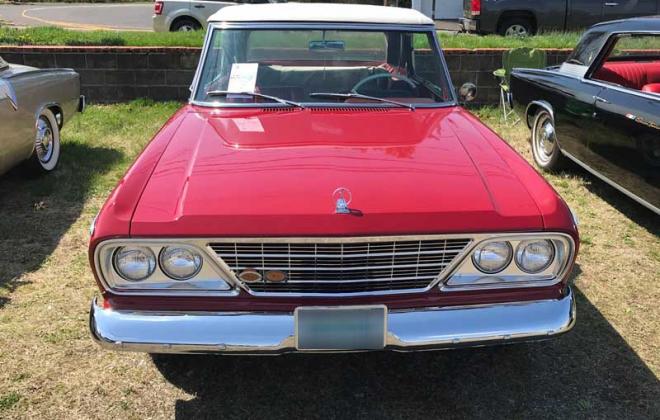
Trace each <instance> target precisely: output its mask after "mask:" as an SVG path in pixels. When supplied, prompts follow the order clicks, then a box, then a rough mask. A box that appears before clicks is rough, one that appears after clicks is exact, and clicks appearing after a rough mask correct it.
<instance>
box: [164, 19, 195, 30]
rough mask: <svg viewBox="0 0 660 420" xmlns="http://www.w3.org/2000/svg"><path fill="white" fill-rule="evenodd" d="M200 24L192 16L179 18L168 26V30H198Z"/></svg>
mask: <svg viewBox="0 0 660 420" xmlns="http://www.w3.org/2000/svg"><path fill="white" fill-rule="evenodd" d="M200 29H202V25H200V23H199V22H197V21H196V20H195V19H193V18H180V19H177V20H175V21H174V23H173V24H172V26H171V27H170V32H190V31H199V30H200Z"/></svg>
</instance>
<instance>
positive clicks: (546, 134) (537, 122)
mask: <svg viewBox="0 0 660 420" xmlns="http://www.w3.org/2000/svg"><path fill="white" fill-rule="evenodd" d="M532 154H533V155H534V161H535V162H536V164H537V165H538V166H540V167H541V168H543V169H547V170H553V169H557V166H558V165H559V163H560V162H559V160H560V159H561V150H559V144H558V143H557V133H556V131H555V123H554V120H553V119H552V116H551V115H550V113H549V112H548V111H546V110H542V111H539V112H538V113H537V114H536V117H535V118H534V124H533V125H532Z"/></svg>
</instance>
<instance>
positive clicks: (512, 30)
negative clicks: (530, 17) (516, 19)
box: [504, 25, 529, 36]
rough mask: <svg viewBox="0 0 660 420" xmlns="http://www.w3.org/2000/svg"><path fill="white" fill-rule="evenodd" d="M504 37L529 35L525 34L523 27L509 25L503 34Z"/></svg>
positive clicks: (525, 29) (525, 30)
mask: <svg viewBox="0 0 660 420" xmlns="http://www.w3.org/2000/svg"><path fill="white" fill-rule="evenodd" d="M504 35H506V36H527V35H529V32H527V28H525V27H524V26H523V25H511V26H509V27H508V28H506V32H505V33H504Z"/></svg>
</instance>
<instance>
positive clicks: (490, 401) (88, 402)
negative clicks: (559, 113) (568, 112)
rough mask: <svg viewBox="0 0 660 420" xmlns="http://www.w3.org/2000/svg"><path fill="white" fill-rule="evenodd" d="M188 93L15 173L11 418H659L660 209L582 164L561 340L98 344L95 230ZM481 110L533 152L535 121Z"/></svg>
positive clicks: (104, 122)
mask: <svg viewBox="0 0 660 420" xmlns="http://www.w3.org/2000/svg"><path fill="white" fill-rule="evenodd" d="M177 107H178V104H175V103H151V102H133V103H130V104H120V105H112V106H91V107H90V108H89V109H88V112H87V113H85V114H84V115H82V116H78V117H76V119H75V120H74V121H72V122H71V123H70V124H69V125H68V126H67V127H66V128H65V130H64V132H63V145H62V162H61V166H60V167H59V168H58V170H57V171H56V172H55V173H53V174H50V175H49V176H46V177H43V178H40V179H32V180H28V179H24V178H23V177H21V176H20V175H19V174H17V173H15V172H14V173H10V174H7V175H5V176H3V177H0V196H1V197H2V200H0V366H2V369H0V418H67V419H68V418H129V419H130V418H147V417H149V418H163V417H170V418H171V417H175V416H176V417H177V418H191V417H195V418H197V417H201V418H204V417H212V418H266V417H267V418H286V419H291V418H299V417H300V418H307V417H315V418H316V417H335V418H357V417H368V418H375V417H388V418H419V417H426V418H437V417H440V416H444V417H481V418H483V417H486V418H491V417H494V418H502V417H506V418H511V417H515V418H536V417H544V418H557V417H559V418H577V417H596V418H652V417H656V418H657V416H658V414H659V413H660V382H659V381H658V375H659V374H660V335H659V334H660V282H658V279H659V278H660V237H659V236H658V235H659V233H660V232H659V228H660V226H658V219H657V217H656V216H653V215H652V214H651V213H650V212H648V211H646V210H644V209H643V208H640V207H639V206H638V205H636V204H634V203H633V202H632V201H631V200H628V199H626V198H625V197H623V195H621V194H619V193H617V192H615V191H613V190H612V189H611V188H609V187H608V186H606V185H605V184H603V183H602V182H599V181H597V180H595V179H594V178H593V177H591V176H588V175H586V174H585V173H584V172H582V171H580V170H578V169H574V170H571V171H568V172H564V173H560V174H557V175H551V176H548V179H549V180H550V182H551V183H552V184H553V185H554V186H555V188H557V189H558V191H559V192H560V193H561V194H562V195H563V196H564V197H565V198H566V200H567V201H568V202H569V204H570V205H571V207H572V208H573V209H574V210H576V211H577V214H578V215H579V218H580V221H581V226H580V230H581V234H582V249H581V252H580V255H579V258H578V265H577V267H576V269H575V272H574V280H575V286H576V288H575V290H576V296H577V299H578V323H577V326H576V328H575V329H574V330H573V331H572V332H571V333H569V334H568V335H565V336H562V337H560V338H558V339H556V340H552V341H548V342H544V343H535V344H520V345H514V346H505V347H493V348H483V349H465V350H457V351H447V352H428V353H416V354H396V353H372V354H348V355H290V356H282V357H274V358H270V357H266V358H248V357H212V356H198V357H192V356H185V357H184V356H160V357H153V358H152V357H151V356H149V355H146V354H131V353H113V352H107V351H103V350H101V349H100V348H98V347H97V346H96V345H95V344H94V343H93V342H92V341H91V339H90V337H89V334H88V327H87V314H88V307H89V302H90V300H91V298H92V297H93V296H94V295H95V294H96V293H97V289H96V285H95V283H94V281H93V279H92V275H91V273H90V270H89V267H88V262H87V254H86V247H87V238H88V233H87V229H88V226H89V223H90V221H91V220H92V218H93V217H94V215H95V214H96V212H97V211H98V209H99V207H100V206H101V205H102V203H103V201H104V199H105V198H106V197H107V195H108V193H109V191H110V190H111V188H112V187H113V186H114V184H115V183H116V181H117V180H118V179H119V178H120V177H121V175H122V173H123V172H124V171H125V169H126V168H127V166H128V165H129V164H130V162H131V161H132V160H133V159H134V157H135V156H136V154H137V153H138V152H139V151H140V150H141V148H142V147H143V146H144V145H145V144H146V143H147V141H148V140H149V138H150V137H151V136H152V135H153V133H154V132H155V131H156V130H157V129H158V128H159V127H160V126H161V124H162V123H163V122H164V121H165V120H166V119H167V117H168V116H169V115H170V114H172V113H173V112H174V111H175V109H176V108H177ZM478 113H479V114H480V115H481V116H482V117H483V118H484V120H485V121H486V122H487V123H488V124H490V125H491V126H492V127H494V129H495V130H496V131H497V132H499V133H500V134H501V135H502V136H503V137H504V138H505V139H507V141H509V142H510V144H511V145H512V146H513V147H515V148H516V149H518V150H519V151H521V152H522V153H523V154H524V155H525V157H527V158H528V159H529V158H530V154H529V151H528V150H529V147H528V145H527V138H528V131H527V129H526V128H525V127H524V126H523V125H521V124H519V125H517V126H515V127H513V128H510V127H506V126H503V125H501V124H500V123H499V120H498V116H497V115H498V114H497V112H496V111H495V110H493V109H490V108H486V109H481V110H479V111H478Z"/></svg>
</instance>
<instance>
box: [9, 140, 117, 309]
mask: <svg viewBox="0 0 660 420" xmlns="http://www.w3.org/2000/svg"><path fill="white" fill-rule="evenodd" d="M61 156H62V160H61V161H60V164H59V166H58V168H57V169H56V170H55V171H54V172H52V173H49V174H47V175H44V176H40V177H38V178H29V177H26V176H25V173H24V171H23V170H22V168H16V169H14V170H13V171H11V172H9V173H7V174H5V175H3V176H0V197H1V199H0V289H4V290H7V291H9V294H10V293H11V292H13V291H14V290H15V289H16V288H17V287H19V286H20V285H21V284H24V282H25V280H23V279H21V277H22V275H23V274H25V273H28V272H30V271H34V270H36V269H38V268H39V266H41V264H42V263H43V262H44V261H45V260H46V258H48V256H49V255H50V254H51V253H52V252H53V250H54V249H55V247H57V244H58V242H59V240H60V238H61V237H62V235H64V233H65V232H66V231H67V230H68V229H69V227H70V226H71V224H72V223H74V222H75V221H76V220H77V219H78V217H79V216H80V213H81V211H82V208H83V206H84V203H85V198H86V196H87V194H88V192H89V190H90V188H92V187H93V182H94V180H95V178H96V177H97V176H98V175H101V174H103V173H104V172H106V171H107V170H108V169H109V168H111V167H112V165H113V164H114V163H115V162H117V161H118V160H119V159H121V157H122V154H121V153H120V152H118V151H117V150H113V149H108V148H100V147H89V146H85V145H83V144H78V143H67V142H64V143H62V155H61ZM4 294H5V295H7V293H4ZM8 301H9V298H8V297H4V298H3V297H1V296H0V308H2V307H3V306H4V305H5V304H6V303H7V302H8Z"/></svg>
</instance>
